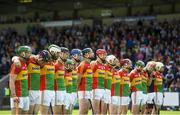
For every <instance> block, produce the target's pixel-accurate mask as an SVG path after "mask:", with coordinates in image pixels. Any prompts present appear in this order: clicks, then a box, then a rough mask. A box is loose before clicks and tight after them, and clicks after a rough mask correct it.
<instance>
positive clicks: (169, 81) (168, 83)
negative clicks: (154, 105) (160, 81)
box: [164, 69, 174, 91]
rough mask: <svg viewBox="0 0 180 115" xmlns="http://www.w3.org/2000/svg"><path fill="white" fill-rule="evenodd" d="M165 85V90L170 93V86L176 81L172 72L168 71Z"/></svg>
mask: <svg viewBox="0 0 180 115" xmlns="http://www.w3.org/2000/svg"><path fill="white" fill-rule="evenodd" d="M165 79H166V81H165V85H164V90H165V91H170V86H171V84H172V83H173V81H174V74H173V73H172V70H171V69H170V70H168V73H167V74H166V75H165Z"/></svg>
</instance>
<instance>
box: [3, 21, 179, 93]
mask: <svg viewBox="0 0 180 115" xmlns="http://www.w3.org/2000/svg"><path fill="white" fill-rule="evenodd" d="M52 43H53V44H57V45H59V46H65V47H68V48H69V49H72V48H79V49H83V48H85V47H91V48H92V49H93V50H94V51H95V50H96V49H97V48H104V49H106V50H107V51H108V53H109V54H114V55H115V56H117V57H118V58H119V59H122V58H130V59H131V60H132V61H133V62H135V61H137V60H143V61H145V62H147V61H149V60H152V59H153V60H155V61H161V62H163V63H164V64H165V72H164V76H165V78H167V79H168V80H167V81H166V83H165V87H164V90H165V91H180V66H179V64H180V46H179V44H180V21H179V20H173V21H169V22H168V21H162V22H158V21H150V22H149V24H146V25H145V24H144V23H143V22H140V23H139V22H138V23H137V24H135V25H128V24H126V23H113V24H112V25H110V26H107V25H96V26H88V25H84V26H83V27H79V26H72V27H61V28H55V27H51V28H44V27H42V26H39V25H36V26H32V27H30V26H29V27H27V31H26V33H24V34H20V33H18V32H17V31H16V30H15V29H12V28H9V29H4V30H1V31H0V70H1V71H0V77H1V76H2V75H5V74H7V73H8V71H9V67H10V64H11V57H12V56H14V55H15V49H16V48H17V47H18V46H19V45H30V46H31V47H32V49H33V53H35V54H36V53H37V52H39V51H40V50H43V49H46V48H47V47H48V45H50V44H52Z"/></svg>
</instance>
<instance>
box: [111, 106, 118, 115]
mask: <svg viewBox="0 0 180 115" xmlns="http://www.w3.org/2000/svg"><path fill="white" fill-rule="evenodd" d="M118 107H119V106H118V105H114V104H111V105H110V114H111V115H116V114H118Z"/></svg>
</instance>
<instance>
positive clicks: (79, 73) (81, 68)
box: [77, 63, 84, 88]
mask: <svg viewBox="0 0 180 115" xmlns="http://www.w3.org/2000/svg"><path fill="white" fill-rule="evenodd" d="M77 70H78V76H77V88H79V85H80V81H81V78H82V76H83V73H84V64H83V63H81V64H80V65H79V66H78V67H77Z"/></svg>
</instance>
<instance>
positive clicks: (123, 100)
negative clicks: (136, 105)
mask: <svg viewBox="0 0 180 115" xmlns="http://www.w3.org/2000/svg"><path fill="white" fill-rule="evenodd" d="M129 102H130V99H129V97H120V109H119V111H121V112H120V114H127V111H128V105H129Z"/></svg>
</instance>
